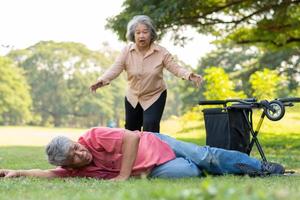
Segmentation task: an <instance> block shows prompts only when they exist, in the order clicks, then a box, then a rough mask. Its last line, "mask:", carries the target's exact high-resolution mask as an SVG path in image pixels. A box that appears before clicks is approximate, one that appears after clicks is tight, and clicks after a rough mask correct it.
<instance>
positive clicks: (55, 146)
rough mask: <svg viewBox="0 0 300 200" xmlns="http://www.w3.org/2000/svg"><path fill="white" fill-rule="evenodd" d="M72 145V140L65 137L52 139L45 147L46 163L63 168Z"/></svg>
mask: <svg viewBox="0 0 300 200" xmlns="http://www.w3.org/2000/svg"><path fill="white" fill-rule="evenodd" d="M73 144H74V142H73V141H72V140H70V139H69V138H67V137H65V136H57V137H55V138H53V139H52V140H51V141H50V142H49V144H48V145H47V146H46V154H47V156H48V162H49V163H50V164H52V165H56V166H63V165H65V163H66V161H67V159H68V153H69V150H70V147H71V146H72V145H73Z"/></svg>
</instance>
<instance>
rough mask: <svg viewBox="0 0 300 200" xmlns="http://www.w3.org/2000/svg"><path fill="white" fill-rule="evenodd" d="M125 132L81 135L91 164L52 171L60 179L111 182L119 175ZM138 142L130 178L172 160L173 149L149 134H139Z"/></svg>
mask: <svg viewBox="0 0 300 200" xmlns="http://www.w3.org/2000/svg"><path fill="white" fill-rule="evenodd" d="M124 131H125V130H124V129H121V128H107V127H96V128H92V129H90V130H89V131H88V132H87V133H85V134H84V135H83V136H81V137H80V138H79V140H78V142H79V143H80V144H82V145H84V146H85V147H86V148H87V149H88V150H89V151H90V152H91V153H92V155H93V161H92V163H91V164H90V165H88V166H86V167H84V168H81V169H72V170H69V169H65V168H62V167H58V168H56V169H53V170H51V171H52V172H54V173H55V174H56V175H58V176H60V177H76V176H79V177H93V178H100V179H111V178H114V177H116V176H117V175H119V172H120V168H121V161H122V141H123V135H124ZM137 133H138V134H139V136H140V142H139V147H138V152H137V157H136V160H135V163H134V166H133V169H132V173H131V175H132V176H137V175H141V174H143V173H147V172H149V171H150V170H151V169H152V168H153V167H155V166H157V165H160V164H163V163H165V162H167V161H169V160H172V159H174V158H175V154H174V152H173V150H172V149H171V148H170V147H169V145H168V144H166V143H165V142H163V141H161V140H160V139H159V138H157V137H156V136H155V135H153V134H151V133H149V132H143V133H142V132H139V131H137Z"/></svg>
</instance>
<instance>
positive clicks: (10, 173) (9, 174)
mask: <svg viewBox="0 0 300 200" xmlns="http://www.w3.org/2000/svg"><path fill="white" fill-rule="evenodd" d="M20 176H28V177H41V178H55V177H58V176H57V175H56V174H55V173H54V172H52V171H50V170H41V169H29V170H12V169H0V177H4V178H15V177H20Z"/></svg>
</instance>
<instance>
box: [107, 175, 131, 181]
mask: <svg viewBox="0 0 300 200" xmlns="http://www.w3.org/2000/svg"><path fill="white" fill-rule="evenodd" d="M128 178H129V176H121V175H119V176H116V177H115V178H112V179H110V180H111V181H126V180H127V179H128Z"/></svg>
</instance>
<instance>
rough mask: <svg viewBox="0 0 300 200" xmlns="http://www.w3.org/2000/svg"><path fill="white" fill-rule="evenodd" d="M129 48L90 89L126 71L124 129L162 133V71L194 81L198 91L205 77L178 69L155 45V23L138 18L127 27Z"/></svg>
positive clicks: (164, 98) (164, 99)
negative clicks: (126, 88)
mask: <svg viewBox="0 0 300 200" xmlns="http://www.w3.org/2000/svg"><path fill="white" fill-rule="evenodd" d="M127 39H128V40H129V41H131V42H133V43H130V44H128V45H127V46H126V47H125V48H124V49H123V50H122V52H121V54H120V55H119V57H118V58H117V59H116V61H115V63H114V64H113V65H112V67H111V68H110V69H108V70H107V71H106V72H105V73H104V74H103V75H102V76H101V77H99V78H98V80H97V82H96V83H95V84H93V85H91V87H90V89H91V91H92V92H95V91H96V90H97V89H98V88H100V87H102V86H105V85H108V84H109V83H110V82H111V81H112V80H113V79H115V78H116V77H118V75H119V74H120V73H121V72H122V71H123V70H125V71H126V72H127V79H128V85H129V88H128V90H127V93H126V97H125V128H126V129H128V130H141V127H143V130H144V131H152V132H159V127H160V120H161V117H162V114H163V110H164V107H165V102H166V97H167V89H166V84H165V82H164V80H163V69H164V68H165V69H167V70H168V71H170V72H171V73H173V74H174V75H175V76H177V77H180V78H183V79H185V80H190V81H193V82H194V83H195V84H196V86H197V87H198V86H199V85H200V83H201V81H202V77H201V76H200V75H198V74H194V73H192V72H190V71H189V70H187V69H185V68H183V67H181V66H179V65H178V64H177V63H176V62H175V61H174V59H173V57H172V55H171V54H170V53H169V52H168V51H167V50H166V49H165V48H164V47H162V46H160V45H158V44H156V43H155V42H154V41H155V40H156V39H157V34H156V30H155V27H154V25H153V22H152V20H151V19H150V18H149V17H148V16H145V15H137V16H135V17H133V18H132V19H131V21H130V22H129V23H128V25H127Z"/></svg>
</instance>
